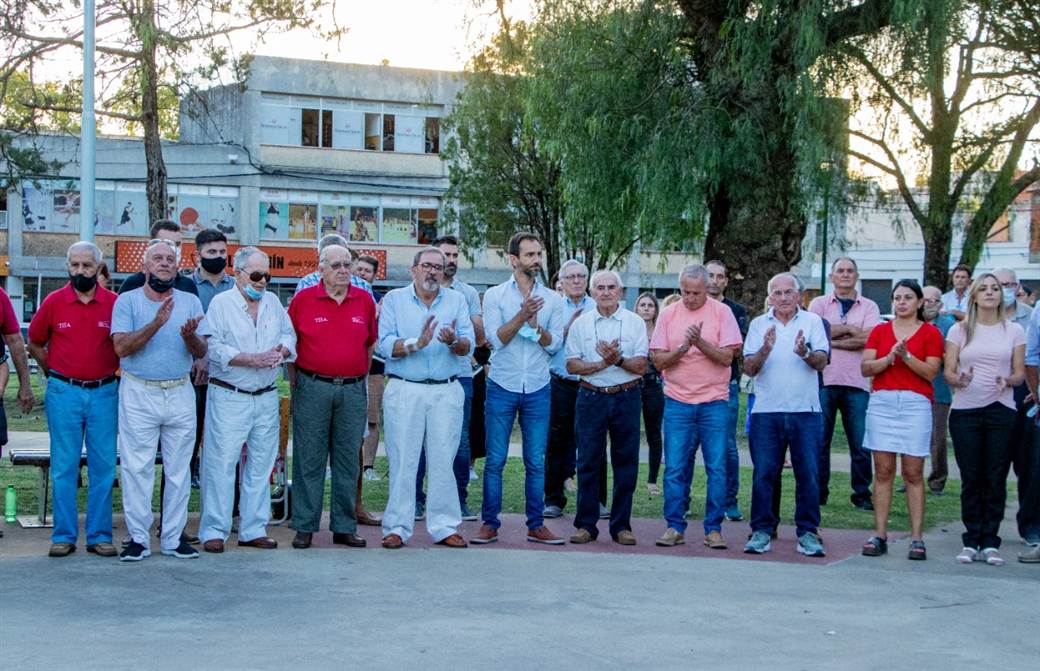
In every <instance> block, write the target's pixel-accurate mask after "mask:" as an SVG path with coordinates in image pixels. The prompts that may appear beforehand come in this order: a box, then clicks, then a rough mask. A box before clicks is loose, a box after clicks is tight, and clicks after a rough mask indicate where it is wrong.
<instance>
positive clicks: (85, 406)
mask: <svg viewBox="0 0 1040 671" xmlns="http://www.w3.org/2000/svg"><path fill="white" fill-rule="evenodd" d="M66 258H67V260H68V271H69V284H68V285H66V286H65V287H63V288H61V289H58V290H57V291H55V292H54V293H52V294H51V295H49V296H47V298H46V299H45V300H44V301H43V304H42V305H41V306H40V309H39V311H37V313H36V315H35V316H34V317H33V320H32V324H30V326H29V352H30V353H31V354H32V356H33V358H34V359H36V361H37V362H39V364H40V369H41V370H44V371H47V376H48V378H49V381H48V383H47V396H46V401H45V408H46V411H47V427H48V431H49V432H50V440H51V480H52V481H53V482H54V531H53V532H52V533H51V542H52V545H51V549H50V556H52V557H65V556H67V555H69V554H70V553H72V552H74V551H75V550H76V539H77V536H78V530H79V514H78V510H77V505H76V476H77V475H78V474H79V460H80V450H81V449H82V448H83V444H84V442H86V446H87V471H88V474H89V475H90V487H89V490H88V494H87V518H86V532H87V551H88V552H92V553H94V554H97V555H99V556H103V557H114V556H115V555H116V549H115V547H114V546H113V545H112V480H113V477H114V476H115V466H116V411H117V409H118V388H119V385H118V384H117V383H116V375H115V372H116V368H118V367H119V359H118V358H117V357H116V353H115V350H114V349H113V346H112V339H111V337H110V334H109V330H110V327H111V322H112V309H113V306H114V305H115V302H116V295H115V294H114V293H112V292H111V291H108V290H107V289H104V288H102V287H100V286H97V271H98V266H99V265H100V263H101V250H100V249H98V247H97V246H96V245H95V244H93V243H91V242H82V241H81V242H77V243H75V244H74V245H72V246H71V247H69V251H68V253H67V255H66ZM85 354H87V355H85Z"/></svg>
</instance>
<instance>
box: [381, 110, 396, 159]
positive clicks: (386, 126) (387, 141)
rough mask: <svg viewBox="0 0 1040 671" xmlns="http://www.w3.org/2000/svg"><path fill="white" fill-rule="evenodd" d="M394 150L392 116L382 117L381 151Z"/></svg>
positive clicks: (385, 115)
mask: <svg viewBox="0 0 1040 671" xmlns="http://www.w3.org/2000/svg"><path fill="white" fill-rule="evenodd" d="M393 150H394V115H393V114H384V115H383V151H393Z"/></svg>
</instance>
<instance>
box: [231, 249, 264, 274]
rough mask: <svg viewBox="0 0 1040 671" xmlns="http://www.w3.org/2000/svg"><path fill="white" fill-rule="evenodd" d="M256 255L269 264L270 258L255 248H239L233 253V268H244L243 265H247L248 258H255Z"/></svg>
mask: <svg viewBox="0 0 1040 671" xmlns="http://www.w3.org/2000/svg"><path fill="white" fill-rule="evenodd" d="M257 254H259V255H260V256H262V257H264V258H265V259H267V260H268V263H270V257H268V256H267V253H266V252H262V251H260V250H259V249H257V248H256V247H239V248H238V251H237V252H235V263H234V266H235V268H236V269H238V268H245V265H246V264H247V263H249V259H250V257H253V256H256V255H257Z"/></svg>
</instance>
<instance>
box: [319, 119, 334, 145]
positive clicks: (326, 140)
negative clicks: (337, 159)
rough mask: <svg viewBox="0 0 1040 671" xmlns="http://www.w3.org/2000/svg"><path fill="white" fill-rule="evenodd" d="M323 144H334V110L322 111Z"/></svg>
mask: <svg viewBox="0 0 1040 671" xmlns="http://www.w3.org/2000/svg"><path fill="white" fill-rule="evenodd" d="M321 146H322V147H331V146H332V110H322V111H321Z"/></svg>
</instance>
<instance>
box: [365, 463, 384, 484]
mask: <svg viewBox="0 0 1040 671" xmlns="http://www.w3.org/2000/svg"><path fill="white" fill-rule="evenodd" d="M361 477H362V478H363V479H365V480H367V481H368V482H379V481H380V480H382V479H383V477H382V476H381V475H379V473H376V469H374V468H372V467H371V466H369V467H368V468H366V469H365V473H364V475H362V476H361Z"/></svg>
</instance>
